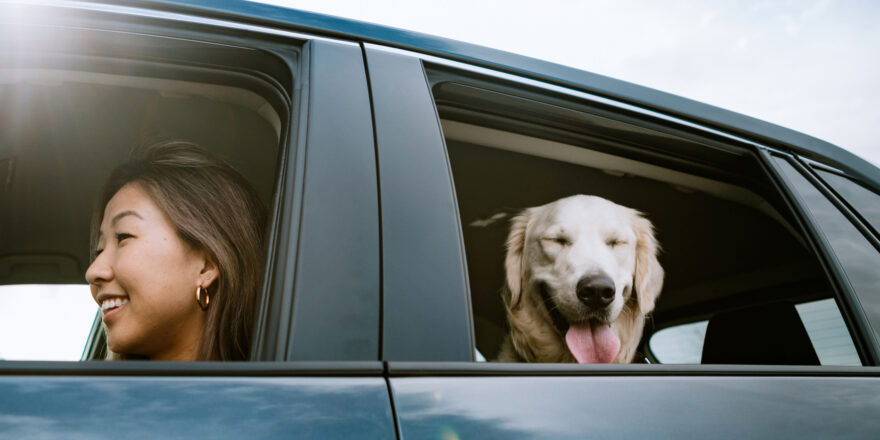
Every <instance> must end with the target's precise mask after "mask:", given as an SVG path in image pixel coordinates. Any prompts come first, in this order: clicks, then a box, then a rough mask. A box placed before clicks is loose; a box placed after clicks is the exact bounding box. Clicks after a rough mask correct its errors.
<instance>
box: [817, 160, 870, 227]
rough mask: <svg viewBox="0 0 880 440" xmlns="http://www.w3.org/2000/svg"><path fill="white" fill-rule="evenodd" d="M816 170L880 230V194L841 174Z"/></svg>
mask: <svg viewBox="0 0 880 440" xmlns="http://www.w3.org/2000/svg"><path fill="white" fill-rule="evenodd" d="M816 172H817V173H819V175H820V176H821V177H822V179H823V180H825V182H827V183H828V184H829V185H831V187H832V188H834V190H835V191H837V192H838V193H840V195H842V196H843V198H844V199H846V201H847V202H849V204H850V205H852V206H853V208H855V209H856V211H858V213H859V214H860V215H861V216H862V217H863V218H864V219H865V220H867V221H868V222H869V223H870V224H871V226H873V227H874V230H875V231H880V195H877V193H875V192H874V191H871V190H869V189H868V188H865V187H864V186H862V185H861V184H859V183H858V182H856V181H854V180H852V179H849V178H846V177H843V176H841V175H838V174H835V173H831V172H828V171H825V170H821V169H818V168H817V169H816Z"/></svg>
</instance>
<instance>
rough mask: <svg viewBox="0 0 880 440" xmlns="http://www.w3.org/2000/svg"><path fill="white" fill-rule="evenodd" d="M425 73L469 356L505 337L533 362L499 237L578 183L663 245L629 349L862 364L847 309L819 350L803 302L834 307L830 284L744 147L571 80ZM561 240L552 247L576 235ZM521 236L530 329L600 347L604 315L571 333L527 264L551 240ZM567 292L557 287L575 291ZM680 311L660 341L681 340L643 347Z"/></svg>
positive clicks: (493, 353)
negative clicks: (452, 212) (465, 298)
mask: <svg viewBox="0 0 880 440" xmlns="http://www.w3.org/2000/svg"><path fill="white" fill-rule="evenodd" d="M428 77H429V80H430V82H431V85H432V90H433V93H434V99H435V102H436V104H437V108H438V114H439V117H440V121H441V125H442V128H443V134H444V137H445V141H446V147H447V152H448V155H449V160H450V163H451V168H452V174H453V179H454V184H455V191H456V195H457V198H458V205H459V211H460V218H461V230H462V234H463V237H464V244H465V248H466V255H467V269H468V275H469V278H470V294H471V301H472V306H473V321H474V336H475V352H476V358H477V359H480V358H481V357H484V358H485V359H487V360H489V361H493V360H501V361H504V360H505V359H507V360H509V359H511V358H510V357H509V356H505V355H504V350H509V348H510V347H511V346H514V347H515V349H516V350H518V351H519V355H520V356H519V360H520V361H522V360H523V357H525V358H529V357H531V359H532V361H533V362H534V361H536V360H537V361H538V362H541V360H540V359H542V358H541V355H539V354H536V353H537V352H538V351H539V350H543V348H541V347H542V346H538V345H533V346H532V345H529V342H528V341H523V338H520V340H519V341H517V342H515V343H513V344H511V340H512V339H515V338H517V337H518V336H516V335H515V334H514V333H512V332H511V327H512V326H513V325H512V324H511V322H510V320H509V316H510V310H511V306H510V304H505V300H504V295H505V294H504V293H503V292H505V291H506V290H509V289H510V286H509V285H508V279H506V277H507V276H508V275H506V270H507V268H508V267H509V265H510V262H509V261H508V260H507V252H508V251H507V250H506V249H508V248H510V246H511V240H512V239H513V238H514V237H512V236H511V235H510V231H511V227H512V225H513V224H514V223H515V222H516V220H513V219H514V218H515V216H516V215H518V214H519V213H521V212H523V210H525V209H527V208H530V207H535V206H541V205H545V204H548V203H551V202H554V201H557V200H560V199H564V198H567V197H570V196H573V195H576V194H587V195H593V196H598V197H601V198H604V199H607V200H610V201H612V202H614V203H615V204H618V205H622V206H624V207H627V208H631V209H635V210H637V211H638V212H640V213H642V215H643V216H644V218H646V219H648V220H649V221H650V222H651V223H652V224H653V227H654V234H655V237H656V239H657V241H658V243H659V246H660V249H661V250H660V252H659V254H658V260H659V263H660V265H661V266H662V267H663V269H664V271H665V278H664V280H663V287H662V292H661V293H660V295H659V299H658V300H657V301H656V304H655V306H654V307H653V308H652V310H650V311H649V312H648V313H646V314H645V325H644V330H643V332H644V334H643V337H642V332H641V331H639V335H638V336H635V337H634V338H635V339H637V340H638V344H637V346H638V348H637V350H636V354H635V355H634V356H633V358H632V362H647V363H663V362H670V363H682V362H684V363H713V364H796V365H798V364H799V365H820V363H821V364H843V365H853V364H856V365H860V361H859V357H858V354H856V353H855V352H854V348H853V347H854V345H853V342H852V338H851V337H850V334H849V331H848V326H847V324H845V323H844V322H843V320H842V319H841V320H839V321H835V323H836V324H835V325H836V327H835V328H834V330H833V331H834V332H835V333H834V335H835V337H837V338H839V341H838V343H836V344H838V345H840V346H845V347H848V348H846V350H849V351H847V352H846V354H845V355H844V357H843V358H835V360H831V361H827V359H829V358H828V354H827V352H823V351H822V350H824V349H822V348H820V347H818V345H820V344H818V342H816V341H818V340H819V339H821V338H822V336H817V334H816V331H815V329H814V328H813V323H812V322H809V320H807V319H806V318H804V315H803V310H804V308H805V307H806V308H809V307H808V306H807V304H824V305H825V306H826V308H827V309H828V310H827V313H836V314H837V316H840V315H841V313H840V312H839V310H838V308H837V303H836V302H835V301H834V297H835V293H834V290H833V288H832V284H831V283H829V280H828V278H827V276H828V275H827V274H826V272H825V270H823V268H822V265H821V263H820V261H821V259H820V258H819V256H818V255H816V254H815V252H814V250H813V248H812V247H811V246H810V244H809V243H810V239H809V238H808V237H807V236H806V235H805V233H804V232H803V231H802V230H801V228H800V226H799V221H798V220H797V218H796V216H795V214H794V213H793V212H792V211H791V209H790V208H789V207H788V205H787V203H786V201H785V199H784V196H783V195H782V194H781V193H780V191H779V189H778V187H777V186H776V185H775V183H774V181H773V179H772V178H771V176H770V175H769V174H768V173H767V172H766V171H765V170H766V168H765V165H764V164H762V161H761V159H760V157H759V155H758V154H757V153H756V150H755V149H754V147H753V146H750V145H748V144H742V143H737V142H735V141H731V140H727V139H724V138H721V137H715V136H710V135H700V134H696V133H694V132H693V131H691V130H684V129H682V128H681V127H676V126H675V125H674V124H665V123H663V122H662V121H658V120H656V119H653V118H651V117H650V116H649V115H648V116H646V114H639V113H638V112H634V111H632V109H626V108H617V109H616V108H613V107H610V106H608V105H605V104H604V103H603V102H602V101H601V100H598V101H592V100H591V98H590V97H589V96H586V95H578V94H577V93H571V94H570V95H565V94H561V93H558V90H555V89H554V90H553V91H548V90H540V89H539V88H537V87H534V86H532V85H518V84H516V83H513V82H506V81H504V80H499V79H492V78H486V77H480V76H478V75H476V74H472V73H456V72H454V71H451V70H450V69H448V68H446V67H437V68H436V69H433V70H432V69H430V68H429V69H428ZM586 215H588V216H589V215H594V214H593V213H587V214H586ZM584 223H590V222H584ZM531 227H533V223H532V220H531V219H529V223H528V228H531ZM524 230H530V229H524ZM526 235H528V234H526ZM554 237H555V235H554ZM554 237H551V238H554ZM554 239H555V238H554ZM556 240H557V241H559V242H561V243H562V244H561V246H566V245H567V244H568V243H569V242H570V241H571V240H570V239H569V238H567V237H566V239H565V240H564V241H562V240H561V239H556ZM524 243H525V246H530V245H533V246H536V247H540V248H541V249H544V250H543V254H540V255H539V256H534V257H532V258H533V260H532V261H526V260H528V259H524V260H523V261H522V265H523V266H524V267H522V268H520V270H521V272H519V273H520V275H521V277H514V278H519V279H520V280H521V282H522V283H523V284H528V283H532V291H533V292H535V293H534V295H535V298H533V300H532V301H531V302H530V303H528V304H527V305H526V307H531V308H533V309H534V313H533V314H532V315H530V316H531V317H533V318H534V319H532V321H531V323H530V324H529V328H528V329H526V330H525V331H526V332H544V333H543V334H544V335H545V336H544V337H545V339H544V341H548V342H547V343H548V344H551V345H552V344H558V345H559V346H560V347H561V349H560V350H566V349H568V350H569V351H571V352H572V353H573V354H574V351H575V350H579V349H580V348H578V347H580V346H583V345H590V344H595V346H599V344H600V342H597V341H599V340H600V339H601V338H602V336H598V335H599V333H598V332H597V330H596V328H597V327H596V324H595V322H596V321H598V322H599V323H600V324H604V321H601V320H599V318H581V319H589V322H590V326H591V327H592V328H593V330H592V333H588V334H591V335H592V336H591V337H592V342H590V343H582V342H577V337H580V336H578V335H575V336H572V333H574V332H573V331H572V330H571V329H572V328H574V327H575V326H578V328H580V327H583V326H584V325H585V324H584V323H583V322H570V320H569V319H568V317H566V316H562V315H563V314H562V313H556V312H554V311H553V309H561V308H563V307H565V304H562V303H560V302H558V301H556V299H555V298H556V297H557V296H560V295H564V293H560V291H561V290H559V288H557V287H548V286H550V285H552V284H553V281H554V280H550V281H548V280H547V277H546V275H540V276H538V275H534V273H535V271H537V270H541V271H546V270H545V267H540V268H537V265H538V264H539V263H540V262H539V263H535V259H537V260H540V259H542V258H550V257H548V255H549V254H552V253H553V252H555V251H547V250H546V249H545V246H544V244H530V243H529V242H528V241H524ZM536 254H537V253H536ZM552 258H557V257H555V255H554V256H552ZM542 273H544V272H542ZM634 276H635V275H634ZM558 284H559V285H564V283H563V282H561V281H560V282H559V283H558ZM569 284H570V285H573V283H571V282H569ZM520 288H521V289H525V288H523V287H522V286H520ZM554 289H556V290H554ZM624 290H625V289H624ZM571 291H574V288H570V289H569V293H567V294H569V295H572V296H574V293H571ZM634 297H636V294H632V297H630V298H634ZM508 298H509V297H508ZM578 298H580V299H581V301H582V302H585V300H584V299H583V298H582V297H580V296H578ZM630 301H635V300H632V299H631V300H630ZM520 307H521V306H520ZM624 307H626V306H624ZM517 313H521V312H519V311H518V312H517ZM802 318H803V319H802ZM601 319H604V318H601ZM805 321H806V322H805ZM699 322H702V323H703V324H693V323H699ZM713 322H714V323H713ZM682 324H689V325H690V326H689V327H688V326H682V327H680V328H681V329H682V330H681V333H680V334H681V336H680V337H679V338H678V339H677V340H675V341H673V342H672V343H670V344H667V345H666V347H667V348H666V349H665V350H681V351H682V352H683V353H684V354H682V355H680V356H678V357H676V356H673V355H664V354H656V352H652V350H651V348H650V347H649V346H648V341H649V340H651V338H652V334H653V333H654V332H655V330H658V329H664V328H670V329H672V328H677V327H675V326H679V325H682ZM514 325H515V324H514ZM610 325H611V327H612V328H613V327H614V325H615V324H613V323H611V324H610ZM707 326H708V327H709V332H708V333H709V334H710V336H706V327H707ZM805 326H806V327H805ZM713 328H714V330H712V329H713ZM578 331H580V330H578ZM603 334H604V333H603ZM762 335H770V336H771V337H769V338H763V337H762ZM655 336H658V337H660V338H661V339H663V335H662V334H657V335H655ZM618 338H622V337H620V336H619V334H618ZM572 340H575V342H572ZM676 341H677V342H676ZM811 341H812V342H811ZM625 343H626V341H624V342H623V344H625ZM517 344H519V345H520V347H518V348H516V345H517ZM578 344H580V345H578ZM704 344H705V345H706V346H708V348H707V350H706V351H707V352H708V354H705V355H704V356H705V357H704V356H701V355H703V353H702V351H703V350H702V348H703V347H704ZM611 345H613V344H611ZM670 345H671V346H672V347H671V348H670ZM676 345H680V346H681V347H675V346H676ZM545 346H546V345H544V347H545ZM775 347H784V349H783V350H777V349H776V348H775ZM814 347H815V348H814ZM817 351H820V353H818V354H817ZM664 353H665V352H664ZM566 356H567V355H565V356H563V357H566ZM575 357H577V355H575ZM599 358H600V357H599V356H597V357H596V359H599ZM544 359H548V360H543V362H559V360H552V359H553V357H552V356H550V357H547V358H544ZM556 359H560V358H559V357H557V358H556ZM570 360H571V359H570ZM617 360H618V361H620V359H617ZM820 361H821V362H820Z"/></svg>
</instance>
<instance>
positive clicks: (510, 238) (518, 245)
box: [504, 209, 531, 309]
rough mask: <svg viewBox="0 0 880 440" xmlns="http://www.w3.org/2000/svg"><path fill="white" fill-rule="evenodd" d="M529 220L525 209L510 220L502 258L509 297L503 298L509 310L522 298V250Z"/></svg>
mask: <svg viewBox="0 0 880 440" xmlns="http://www.w3.org/2000/svg"><path fill="white" fill-rule="evenodd" d="M530 218H531V214H530V210H528V209H527V210H525V211H523V212H521V213H519V215H517V216H516V217H514V218H513V219H511V220H510V233H509V234H507V255H506V256H505V257H504V274H505V276H506V278H507V290H508V293H507V294H508V295H510V296H509V297H507V298H505V300H506V301H505V302H506V303H507V307H508V308H510V309H514V308H516V306H517V305H518V304H519V300H520V297H521V296H522V278H523V273H522V267H523V262H522V259H523V248H524V247H525V244H526V227H527V226H528V224H529V219H530Z"/></svg>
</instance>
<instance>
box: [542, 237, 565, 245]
mask: <svg viewBox="0 0 880 440" xmlns="http://www.w3.org/2000/svg"><path fill="white" fill-rule="evenodd" d="M542 240H544V241H547V242H551V243H556V244H558V245H560V246H568V245H570V244H571V240H569V239H568V237H566V236H564V235H553V236H549V237H544V238H542Z"/></svg>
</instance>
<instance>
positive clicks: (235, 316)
mask: <svg viewBox="0 0 880 440" xmlns="http://www.w3.org/2000/svg"><path fill="white" fill-rule="evenodd" d="M129 183H137V184H138V185H140V187H141V188H142V189H143V190H144V191H145V192H146V193H147V195H148V196H149V197H150V199H152V201H153V202H154V203H155V204H156V206H158V207H159V209H160V210H162V212H164V213H165V216H166V217H167V218H168V220H169V221H170V222H171V224H172V225H173V226H174V228H175V230H176V232H177V235H178V236H179V237H180V238H181V239H182V240H183V241H184V242H185V243H187V244H188V245H190V246H191V247H192V248H193V249H196V250H199V251H203V252H205V254H206V255H207V256H208V257H209V258H210V259H211V260H212V261H213V262H214V264H216V265H217V268H218V269H219V273H220V275H219V277H218V278H217V280H216V281H215V282H214V283H212V284H211V286H210V287H209V289H208V295H209V296H210V298H211V302H210V307H208V310H207V311H206V313H207V317H206V323H205V328H204V331H203V333H202V337H201V343H200V345H199V350H198V354H197V360H245V359H247V358H248V356H249V354H250V345H251V333H252V332H253V324H254V315H255V311H256V307H257V300H258V297H259V292H258V290H259V286H260V279H261V276H262V271H261V252H262V248H263V236H264V229H265V222H266V208H265V206H264V205H263V203H262V201H261V200H260V198H259V196H258V195H257V193H256V191H255V190H254V189H253V187H252V186H251V185H250V183H249V182H248V181H247V180H245V178H244V177H243V176H242V175H241V174H239V173H238V172H237V171H235V170H234V169H233V168H232V167H231V166H229V165H228V164H227V163H226V162H224V161H222V160H221V159H219V158H217V157H215V156H213V155H211V154H210V153H208V152H207V151H205V150H204V149H202V148H201V147H199V146H198V145H196V144H194V143H191V142H186V141H179V140H173V141H163V142H158V143H153V144H149V145H145V146H141V147H138V148H136V149H134V150H133V151H132V153H131V157H130V158H129V160H128V161H127V162H125V163H123V164H121V165H119V166H118V167H117V168H116V169H114V170H113V172H112V173H111V174H110V177H109V178H108V179H107V181H106V182H105V184H104V187H103V189H102V191H101V193H100V199H99V200H98V205H97V209H96V215H95V216H94V218H95V223H94V225H93V228H92V231H93V233H92V243H93V245H94V244H95V243H96V242H97V241H96V240H97V234H96V233H95V231H97V229H98V227H99V225H100V224H101V222H102V221H103V215H104V207H106V206H107V203H108V202H109V201H110V199H111V198H113V196H114V195H115V194H116V192H118V191H119V190H120V189H121V188H122V187H123V186H125V185H126V184H129ZM93 249H94V246H93ZM108 358H109V359H133V358H137V356H133V355H131V354H128V353H111V352H110V351H109V349H108Z"/></svg>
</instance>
